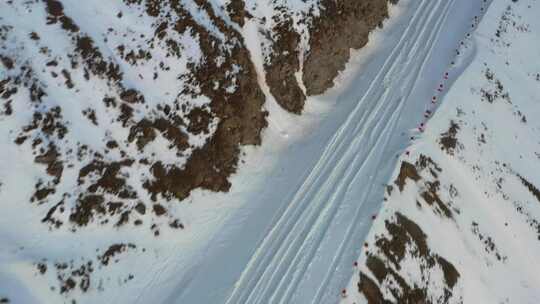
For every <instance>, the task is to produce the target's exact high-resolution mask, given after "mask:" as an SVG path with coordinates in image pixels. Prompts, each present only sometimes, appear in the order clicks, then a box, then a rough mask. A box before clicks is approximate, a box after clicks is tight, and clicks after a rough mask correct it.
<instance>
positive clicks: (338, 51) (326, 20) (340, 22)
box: [303, 0, 397, 95]
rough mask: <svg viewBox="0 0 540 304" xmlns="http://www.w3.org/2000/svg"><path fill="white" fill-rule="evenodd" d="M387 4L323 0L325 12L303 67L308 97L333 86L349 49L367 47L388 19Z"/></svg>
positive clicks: (385, 0) (312, 33) (316, 25)
mask: <svg viewBox="0 0 540 304" xmlns="http://www.w3.org/2000/svg"><path fill="white" fill-rule="evenodd" d="M388 2H389V1H388V0H365V1H357V0H341V1H334V0H322V1H321V3H322V6H323V10H322V12H321V16H320V17H319V18H316V19H315V21H314V24H313V27H312V28H311V30H310V40H309V44H310V51H309V53H308V54H307V56H306V57H305V60H304V64H303V65H304V71H303V72H304V73H303V82H304V85H305V87H306V94H307V95H317V94H321V93H323V92H324V91H325V90H327V89H328V88H330V87H331V86H332V85H333V81H334V78H335V77H336V76H337V75H338V73H339V72H340V71H342V70H343V69H344V68H345V63H346V62H347V61H348V60H349V57H350V49H360V48H362V47H364V46H365V45H366V43H367V42H368V35H369V33H370V32H371V31H373V30H374V29H375V28H376V27H377V26H381V25H382V21H383V20H384V19H386V18H387V17H388ZM391 2H397V1H393V0H392V1H391Z"/></svg>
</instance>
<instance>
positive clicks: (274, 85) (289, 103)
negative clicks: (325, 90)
mask: <svg viewBox="0 0 540 304" xmlns="http://www.w3.org/2000/svg"><path fill="white" fill-rule="evenodd" d="M292 22H293V21H292V19H291V17H286V19H285V20H283V21H281V22H280V23H278V24H277V25H276V26H275V28H274V29H273V31H274V32H275V33H276V34H275V37H274V42H273V44H272V56H271V58H270V63H269V64H266V65H265V70H266V83H267V84H268V86H269V87H270V93H272V95H273V96H274V97H275V98H276V101H277V103H278V104H279V105H280V106H281V107H283V108H284V109H286V110H287V111H289V112H292V113H295V114H300V113H301V112H302V109H303V108H304V102H305V100H306V96H305V95H304V92H302V90H301V89H300V87H299V85H298V82H297V80H296V77H295V73H296V72H298V70H299V69H300V59H299V58H298V56H299V54H298V44H299V43H300V34H298V33H297V32H296V31H295V30H294V29H293V27H292V26H293V24H292Z"/></svg>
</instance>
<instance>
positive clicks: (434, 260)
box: [342, 0, 540, 304]
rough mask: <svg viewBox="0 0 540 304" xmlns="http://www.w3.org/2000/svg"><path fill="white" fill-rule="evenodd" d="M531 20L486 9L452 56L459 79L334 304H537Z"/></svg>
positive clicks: (407, 161) (538, 145) (534, 21)
mask: <svg viewBox="0 0 540 304" xmlns="http://www.w3.org/2000/svg"><path fill="white" fill-rule="evenodd" d="M539 12H540V3H538V1H535V0H519V1H502V0H493V2H492V3H491V4H490V6H489V9H488V10H487V12H486V15H485V16H484V17H483V18H482V21H481V22H480V23H479V25H478V28H477V29H475V30H474V31H471V33H470V35H466V36H465V37H464V39H463V40H462V42H463V44H460V45H458V46H456V49H457V52H458V53H459V54H458V55H457V57H456V62H455V65H454V66H451V67H450V68H449V69H448V75H449V78H452V77H457V79H456V80H455V82H454V83H453V84H452V85H451V87H450V88H449V90H448V92H447V93H446V94H445V95H444V98H442V100H437V102H439V101H440V102H441V103H442V105H441V106H440V108H439V109H438V110H437V111H436V113H435V114H434V115H433V117H432V118H430V119H429V121H428V122H427V124H426V126H425V132H423V133H422V134H420V135H418V136H416V135H415V136H414V140H413V141H412V144H411V146H410V147H409V148H407V152H406V153H404V154H402V155H401V156H400V157H399V163H400V165H399V166H398V167H397V168H396V170H395V171H394V173H393V176H392V178H391V182H390V183H389V184H388V186H387V193H386V195H385V197H384V200H383V201H381V202H380V203H381V204H382V205H383V207H382V209H381V212H380V214H378V216H377V219H376V220H375V221H374V224H373V226H372V228H371V231H370V232H369V235H368V237H367V239H366V240H365V243H364V244H358V248H359V249H360V250H362V252H361V255H360V257H359V258H358V260H357V262H354V263H353V261H351V264H354V265H358V266H357V267H358V268H356V267H355V266H354V265H353V266H352V267H355V269H357V270H356V271H355V275H354V276H353V278H352V280H351V281H350V283H349V285H348V286H347V288H346V289H344V291H343V292H344V297H343V300H342V303H358V304H360V303H370V304H372V303H531V304H532V303H539V302H540V272H539V271H538V270H539V269H540V268H539V267H538V266H537V264H538V263H537V259H538V256H540V190H538V187H540V175H539V172H540V140H539V139H540V137H539V131H540V122H539V121H538V120H537V119H536V118H537V117H539V116H537V115H539V114H540V113H539V111H540V61H539V60H538V58H539V57H538V56H539V53H538V50H539V49H540V21H539V19H538V13H539ZM479 16H480V13H479ZM476 20H478V19H476ZM476 20H472V22H475V21H476ZM464 63H465V64H466V68H465V70H464V71H460V70H459V68H456V67H458V66H460V65H462V64H464ZM442 78H443V80H442V82H441V83H442V84H444V85H445V86H446V83H445V82H446V80H444V78H445V77H444V76H442ZM444 90H446V88H445V89H444ZM428 116H429V115H428Z"/></svg>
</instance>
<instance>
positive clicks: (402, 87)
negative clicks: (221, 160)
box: [167, 0, 486, 304]
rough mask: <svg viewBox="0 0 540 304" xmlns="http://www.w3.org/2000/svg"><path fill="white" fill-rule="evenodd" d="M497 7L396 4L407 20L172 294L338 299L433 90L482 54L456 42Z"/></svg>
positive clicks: (388, 30) (388, 34)
mask: <svg viewBox="0 0 540 304" xmlns="http://www.w3.org/2000/svg"><path fill="white" fill-rule="evenodd" d="M485 5H486V3H485V2H484V1H483V0H475V1H470V0H406V1H401V2H400V4H398V6H397V7H395V8H393V10H394V13H395V14H396V15H397V16H396V18H394V19H391V21H390V22H389V23H388V24H387V26H386V27H385V29H384V30H381V31H378V32H377V33H375V34H374V35H372V37H371V41H372V42H371V43H370V46H368V47H367V48H366V49H365V50H362V51H361V52H360V54H359V55H358V56H361V57H362V58H361V59H360V61H361V62H360V64H359V68H358V69H355V70H357V71H355V72H351V71H349V73H350V74H351V76H352V78H351V79H350V80H349V79H348V80H346V83H345V84H342V86H341V88H338V89H336V90H334V91H332V92H330V93H329V94H327V95H325V96H323V97H321V98H320V99H322V101H323V102H324V101H325V100H327V101H329V102H330V100H332V102H335V109H334V110H332V111H331V112H330V113H328V114H327V115H326V117H325V118H324V119H323V120H322V121H321V122H320V123H319V125H318V126H317V127H316V129H315V130H313V132H311V133H310V135H308V136H306V137H304V138H302V139H300V140H299V141H298V142H296V143H294V144H292V145H291V146H289V147H288V148H287V149H286V150H285V151H283V152H282V154H283V156H281V157H280V159H279V161H278V162H277V164H275V167H274V169H273V171H272V172H271V173H270V174H269V175H268V176H266V177H264V181H265V182H264V185H261V187H260V189H256V190H255V191H253V189H251V193H250V194H249V195H248V196H249V197H248V198H249V200H248V201H249V203H248V204H246V205H247V206H246V207H245V208H244V209H241V210H239V211H238V212H237V213H236V214H234V215H233V216H232V217H231V218H230V219H229V220H228V221H227V222H226V223H225V224H224V225H223V226H224V227H226V229H224V230H222V231H221V232H219V233H218V234H217V235H216V236H215V237H214V239H213V240H212V242H211V243H210V245H209V246H208V247H206V248H204V249H203V250H201V252H200V254H199V255H198V256H197V258H195V262H194V263H193V264H192V265H193V266H192V267H190V269H191V271H189V272H188V273H186V274H184V275H183V276H182V278H181V279H180V282H177V285H176V288H175V290H176V292H175V293H173V294H172V295H170V296H169V297H168V299H167V300H169V301H170V302H174V303H228V304H234V303H250V304H251V303H334V302H336V301H337V300H338V298H339V295H340V291H341V289H342V287H343V286H345V285H346V284H347V282H348V281H349V279H350V277H351V275H352V273H353V271H354V268H353V267H352V261H354V260H355V258H356V257H357V256H358V254H359V251H360V250H361V246H362V243H363V239H364V238H365V236H366V234H367V232H368V231H369V228H370V225H371V221H372V216H373V215H374V214H376V213H377V212H378V210H379V208H380V203H381V202H382V196H383V192H384V184H385V183H386V181H387V180H388V178H389V176H390V174H391V172H392V171H393V170H394V167H395V165H396V161H395V160H396V155H398V154H400V153H403V151H404V149H405V148H406V147H407V145H408V142H409V141H410V137H411V136H414V134H415V132H416V130H417V127H418V126H419V124H420V123H421V122H422V120H423V119H424V116H423V115H424V112H425V111H426V110H427V109H430V110H433V108H430V107H431V106H432V104H431V100H432V96H434V94H435V95H437V94H439V95H437V100H439V99H440V94H444V90H442V92H438V91H437V90H436V89H437V87H438V86H439V85H440V84H441V82H442V81H444V82H443V83H442V84H443V85H444V87H445V88H446V87H448V86H450V85H451V82H452V81H453V80H455V77H457V76H459V73H460V71H461V70H462V69H463V68H464V67H465V66H466V64H467V63H468V58H471V57H472V56H473V55H474V47H473V46H472V45H470V47H469V48H467V49H466V51H465V52H460V55H459V56H458V57H457V58H456V48H457V47H458V45H459V44H460V41H461V40H462V39H463V38H464V37H465V36H466V33H468V32H470V31H471V30H473V25H472V24H471V20H474V16H475V15H477V16H478V17H480V13H481V11H480V8H481V7H483V6H485ZM484 11H485V9H484ZM451 62H454V63H455V64H454V65H453V66H452V65H451ZM445 72H448V73H449V77H448V78H449V79H447V80H444V79H443V75H444V74H445ZM320 101H321V100H318V102H320ZM308 111H309V108H308Z"/></svg>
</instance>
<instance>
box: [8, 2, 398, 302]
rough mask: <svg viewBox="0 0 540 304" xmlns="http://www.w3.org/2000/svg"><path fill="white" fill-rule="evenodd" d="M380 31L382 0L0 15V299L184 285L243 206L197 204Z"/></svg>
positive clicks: (39, 9)
mask: <svg viewBox="0 0 540 304" xmlns="http://www.w3.org/2000/svg"><path fill="white" fill-rule="evenodd" d="M387 17H388V1H387V0H369V1H362V2H361V3H360V2H357V1H352V0H342V1H338V2H335V1H329V0H313V1H304V0H298V1H296V0H294V1H269V2H261V1H243V0H230V1H229V0H223V1H219V0H218V1H200V0H193V1H191V0H185V1H184V0H182V1H178V0H170V1H155V0H146V1H144V0H125V1H103V0H96V1H75V0H64V1H59V0H43V1H40V0H36V1H13V0H6V1H0V146H1V149H0V160H1V164H0V208H1V210H2V213H1V216H0V243H1V244H2V246H1V247H0V299H3V297H4V296H6V297H8V298H9V299H10V300H11V301H12V302H15V303H18V302H22V303H32V302H38V303H39V302H44V303H48V302H50V303H59V302H70V301H71V300H72V299H76V300H78V301H79V302H87V303H93V302H104V301H105V302H114V303H119V302H125V303H132V302H134V301H136V300H139V301H143V302H147V301H149V299H152V301H155V302H157V301H159V300H163V299H161V298H159V296H158V294H160V295H161V296H162V297H163V298H167V297H168V295H169V294H170V293H171V290H178V289H181V288H180V287H181V286H179V285H176V284H181V283H179V282H178V281H183V280H187V279H189V276H190V274H191V272H190V271H191V269H192V268H194V266H193V265H194V264H193V262H190V261H192V259H191V257H192V255H196V254H199V253H200V251H198V250H201V248H204V246H208V245H209V243H210V239H211V237H212V236H213V235H214V234H215V233H216V232H217V231H219V230H220V229H222V228H223V226H222V222H223V221H224V218H226V217H227V216H228V215H229V213H230V212H231V211H232V210H236V209H238V208H239V206H241V205H243V204H247V203H248V200H247V199H245V198H242V199H240V198H238V197H235V196H234V194H232V193H231V194H230V195H225V194H209V193H208V192H205V191H204V190H210V191H217V192H227V191H229V190H231V187H232V186H233V185H232V182H231V175H233V174H234V173H235V172H236V171H237V170H238V169H239V167H241V166H240V164H241V163H242V162H247V163H248V164H247V165H246V166H245V167H249V166H254V165H255V164H256V162H254V161H253V160H252V161H251V163H249V160H250V158H253V157H254V156H253V155H255V157H256V154H251V155H249V156H248V155H246V154H245V152H247V151H253V150H255V151H257V148H254V147H253V146H256V145H260V144H261V143H262V137H263V136H265V137H266V138H267V139H268V140H267V142H268V143H267V146H274V147H275V146H279V144H282V143H284V142H286V141H285V140H283V141H282V142H279V143H278V142H277V141H273V139H274V137H273V136H277V137H284V138H285V135H286V133H290V134H293V133H294V132H295V130H296V131H298V130H300V129H302V127H301V126H305V125H307V124H308V123H307V122H306V121H307V120H309V118H300V117H298V116H296V115H293V114H291V113H294V114H300V113H301V112H302V111H303V109H304V104H305V100H306V98H307V97H306V96H309V95H313V94H318V93H320V92H323V91H325V90H326V89H327V88H329V87H330V86H331V85H332V84H333V81H334V79H335V77H336V76H337V75H338V72H339V71H340V70H342V69H343V68H344V64H345V62H346V61H347V59H348V58H349V56H350V53H349V49H350V48H360V47H362V46H364V45H365V44H366V43H367V37H368V34H369V32H370V31H372V30H373V29H375V28H377V27H378V26H380V25H382V21H383V20H384V19H386V18H387ZM353 33H354V37H355V39H349V38H350V37H351V35H353ZM330 46H332V47H330ZM330 50H332V51H333V52H336V54H335V60H333V61H330V62H328V58H326V56H327V55H329V53H328V52H329V51H330ZM338 53H339V54H338ZM332 56H334V55H332ZM323 57H324V60H326V64H324V65H323V64H318V63H319V62H322V61H321V58H323ZM334 61H335V62H334ZM304 66H306V71H307V72H306V73H303V70H304ZM306 75H309V77H310V83H309V84H308V85H304V80H305V79H306V78H305V77H308V76H306ZM312 79H315V80H317V81H315V80H313V81H312ZM312 107H316V106H312ZM269 113H270V116H269ZM284 121H287V123H286V124H284V123H283V122H284ZM268 125H270V126H269V128H266V127H267V126H268ZM289 126H290V127H291V128H289ZM299 126H300V127H299ZM295 128H296V129H295ZM276 129H279V131H277V133H274V130H276ZM298 132H299V131H298ZM270 150H271V149H270ZM245 170H249V169H245ZM242 176H244V175H242ZM246 176H248V177H247V178H246V177H238V176H237V177H236V178H237V179H239V180H240V182H238V181H237V184H236V186H237V187H240V188H241V189H248V188H249V187H247V186H246V184H248V185H249V181H250V180H252V176H249V175H246ZM246 181H247V182H246ZM231 192H234V191H231ZM221 202H224V203H221ZM220 203H221V204H220ZM188 231H189V232H188ZM148 274H151V275H148ZM171 277H173V278H174V277H178V278H179V279H178V280H174V279H172V280H168V279H170V278H171ZM167 281H169V282H171V283H170V286H158V285H159V284H164V285H166V283H167ZM148 294H149V295H148ZM145 296H148V298H144V297H145ZM141 298H142V300H141Z"/></svg>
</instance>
